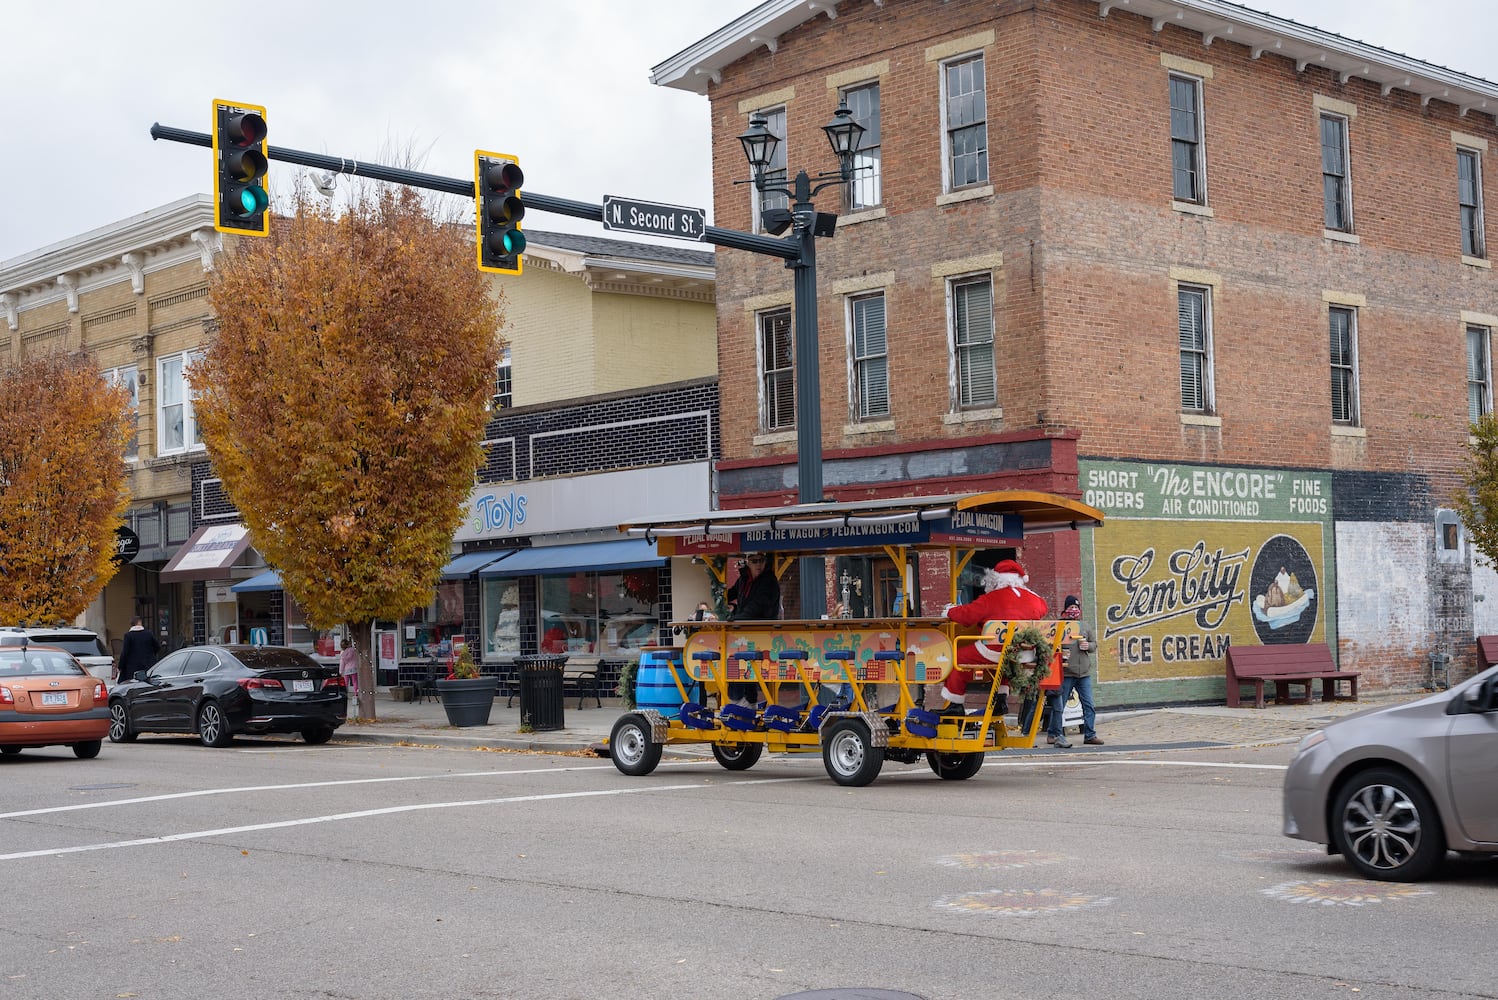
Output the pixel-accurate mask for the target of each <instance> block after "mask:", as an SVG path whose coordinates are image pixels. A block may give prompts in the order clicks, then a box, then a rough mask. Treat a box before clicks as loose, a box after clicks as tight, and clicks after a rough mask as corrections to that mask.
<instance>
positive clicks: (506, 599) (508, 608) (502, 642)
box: [483, 553, 520, 658]
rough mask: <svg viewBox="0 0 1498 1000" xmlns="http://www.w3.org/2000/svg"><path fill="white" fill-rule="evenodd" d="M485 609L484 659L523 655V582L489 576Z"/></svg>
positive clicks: (486, 578)
mask: <svg viewBox="0 0 1498 1000" xmlns="http://www.w3.org/2000/svg"><path fill="white" fill-rule="evenodd" d="M496 555H498V553H496ZM483 606H484V657H485V658H489V657H499V656H513V655H515V654H517V653H519V652H520V581H519V580H516V579H514V578H513V577H510V578H506V577H485V578H484V579H483Z"/></svg>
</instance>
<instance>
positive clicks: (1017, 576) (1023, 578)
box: [983, 559, 1030, 591]
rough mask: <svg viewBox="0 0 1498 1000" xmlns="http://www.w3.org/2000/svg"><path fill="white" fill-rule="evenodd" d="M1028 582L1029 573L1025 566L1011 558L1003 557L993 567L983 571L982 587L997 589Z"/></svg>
mask: <svg viewBox="0 0 1498 1000" xmlns="http://www.w3.org/2000/svg"><path fill="white" fill-rule="evenodd" d="M1029 582H1030V577H1029V574H1027V573H1026V572H1025V568H1024V567H1023V566H1021V565H1020V564H1019V563H1017V562H1015V561H1014V560H1013V559H1005V560H1004V561H1002V562H1000V563H999V564H998V565H997V566H995V567H994V568H993V569H989V570H984V571H983V589H984V590H985V591H987V590H997V589H999V588H1000V587H1013V586H1016V585H1017V584H1026V583H1029Z"/></svg>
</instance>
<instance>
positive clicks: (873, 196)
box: [843, 83, 883, 212]
mask: <svg viewBox="0 0 1498 1000" xmlns="http://www.w3.org/2000/svg"><path fill="white" fill-rule="evenodd" d="M843 100H844V101H846V102H847V104H848V110H849V111H851V112H853V120H854V121H855V122H857V123H858V124H860V125H862V126H863V129H864V131H863V136H862V137H861V138H860V139H859V143H858V152H857V153H855V154H854V155H853V180H852V181H850V182H849V183H848V206H847V207H848V211H850V212H856V211H859V210H861V209H865V208H873V207H874V206H876V205H878V204H879V203H880V200H881V198H882V197H883V193H882V192H883V185H882V183H881V171H880V158H879V84H877V83H866V84H864V85H863V86H860V87H850V88H848V89H847V90H845V91H843Z"/></svg>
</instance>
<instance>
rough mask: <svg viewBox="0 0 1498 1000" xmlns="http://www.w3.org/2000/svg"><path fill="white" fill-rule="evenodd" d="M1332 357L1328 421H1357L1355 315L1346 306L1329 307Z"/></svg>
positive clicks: (1354, 310) (1342, 422) (1356, 332)
mask: <svg viewBox="0 0 1498 1000" xmlns="http://www.w3.org/2000/svg"><path fill="white" fill-rule="evenodd" d="M1329 316H1330V328H1331V359H1332V422H1333V423H1337V424H1354V425H1355V424H1356V423H1357V422H1358V314H1357V310H1356V309H1349V308H1348V307H1346V306H1331V307H1330V309H1329Z"/></svg>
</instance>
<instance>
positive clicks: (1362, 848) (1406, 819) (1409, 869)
mask: <svg viewBox="0 0 1498 1000" xmlns="http://www.w3.org/2000/svg"><path fill="white" fill-rule="evenodd" d="M1332 835H1333V836H1334V837H1335V838H1336V847H1337V850H1339V851H1340V852H1341V853H1342V856H1343V857H1344V858H1346V859H1347V861H1348V863H1349V864H1351V865H1352V866H1353V867H1354V868H1356V869H1357V870H1358V871H1359V872H1361V873H1362V874H1364V875H1366V876H1368V877H1369V878H1376V879H1383V880H1385V881H1390V882H1416V881H1419V880H1420V879H1422V878H1424V877H1425V876H1427V875H1429V874H1430V873H1431V872H1432V871H1433V870H1434V869H1435V867H1436V865H1437V864H1439V863H1440V861H1441V859H1442V858H1444V857H1445V856H1446V838H1445V835H1444V834H1443V833H1442V831H1441V819H1440V817H1439V816H1437V815H1436V807H1435V805H1434V804H1432V802H1431V801H1430V796H1429V795H1427V794H1426V793H1425V789H1424V788H1422V787H1420V783H1419V782H1417V781H1415V780H1414V779H1413V778H1411V777H1410V776H1409V775H1408V774H1405V773H1403V772H1401V771H1395V770H1390V769H1387V768H1375V769H1374V770H1371V771H1364V772H1363V773H1362V774H1359V775H1357V776H1356V777H1354V778H1353V779H1352V780H1350V781H1349V782H1347V784H1346V785H1344V786H1343V788H1342V790H1341V791H1340V792H1338V793H1337V798H1336V802H1335V803H1334V804H1333V806H1332Z"/></svg>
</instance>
